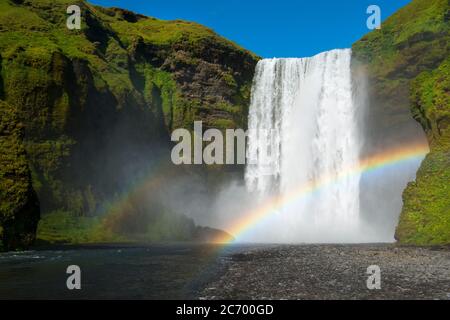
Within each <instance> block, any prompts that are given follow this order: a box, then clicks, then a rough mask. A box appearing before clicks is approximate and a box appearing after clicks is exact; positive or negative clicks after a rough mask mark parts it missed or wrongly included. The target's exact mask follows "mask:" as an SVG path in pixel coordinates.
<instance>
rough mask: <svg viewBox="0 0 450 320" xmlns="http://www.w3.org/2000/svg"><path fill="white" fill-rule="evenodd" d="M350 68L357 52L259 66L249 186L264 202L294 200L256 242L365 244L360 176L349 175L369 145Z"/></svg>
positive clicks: (252, 114) (282, 207) (261, 230)
mask: <svg viewBox="0 0 450 320" xmlns="http://www.w3.org/2000/svg"><path fill="white" fill-rule="evenodd" d="M350 62H351V50H350V49H344V50H332V51H328V52H324V53H321V54H318V55H316V56H314V57H312V58H302V59H264V60H261V61H260V62H259V63H258V65H257V68H256V74H255V78H254V83H253V89H252V97H251V105H250V110H249V120H248V121H249V122H248V127H249V140H248V149H247V158H248V164H247V167H246V172H245V181H246V186H247V189H248V190H249V191H251V192H253V193H255V194H256V196H257V201H259V202H263V201H264V199H267V198H268V197H273V198H275V199H276V197H277V196H279V195H286V194H292V195H293V196H292V197H291V198H293V199H290V200H289V201H286V203H282V204H280V206H279V210H278V212H276V213H274V214H271V215H270V216H269V217H268V218H267V219H265V221H263V222H261V223H260V225H259V226H258V227H257V228H255V230H254V231H253V232H252V233H251V234H249V235H248V237H249V239H250V240H253V241H262V242H268V241H271V242H318V243H322V242H360V240H361V230H360V229H361V228H360V217H359V215H360V208H359V206H360V205H359V201H360V200H359V199H360V195H359V193H360V190H359V186H360V179H361V175H360V174H358V173H355V172H352V174H350V175H342V173H345V172H347V171H349V168H354V167H355V166H357V165H358V162H359V156H360V148H361V145H362V142H361V141H360V136H361V135H360V134H359V133H358V117H357V104H356V103H355V102H354V99H353V93H352V79H351V70H350ZM338 177H339V178H338ZM324 181H325V182H324ZM311 186H312V187H311ZM302 190H305V191H304V192H302Z"/></svg>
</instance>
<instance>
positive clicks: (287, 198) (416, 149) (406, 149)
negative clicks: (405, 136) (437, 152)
mask: <svg viewBox="0 0 450 320" xmlns="http://www.w3.org/2000/svg"><path fill="white" fill-rule="evenodd" d="M428 152H429V148H428V146H427V145H425V144H423V143H416V144H411V145H407V146H402V147H400V148H396V149H390V150H386V151H384V152H381V153H378V154H374V155H372V156H369V157H367V158H365V159H363V160H361V161H359V163H357V164H356V165H354V166H351V167H349V168H347V169H345V170H343V171H342V172H340V173H339V174H337V175H332V176H324V177H321V178H319V179H318V180H316V181H312V182H308V183H306V184H304V185H300V186H298V187H296V188H293V189H292V190H291V191H290V192H287V193H285V194H282V195H277V196H274V197H269V198H268V199H266V200H265V201H263V202H262V203H261V204H259V205H258V206H257V207H256V208H253V209H252V210H251V211H249V212H247V213H245V214H243V215H242V217H241V218H240V219H239V220H237V221H235V222H234V223H233V224H232V225H230V226H229V227H226V228H225V230H227V232H228V233H230V234H231V235H233V237H234V238H235V239H238V238H239V237H240V236H242V235H243V234H245V233H246V232H248V231H250V230H251V229H252V228H254V227H256V226H257V225H258V224H259V223H261V222H262V221H263V220H265V219H267V218H269V217H270V216H272V215H273V214H275V213H276V212H277V211H279V210H280V209H282V208H283V207H285V206H287V205H289V204H291V203H293V202H295V201H298V200H300V199H302V198H304V197H306V196H308V195H311V194H312V193H314V192H317V191H320V190H321V189H322V188H325V187H327V186H330V185H332V184H335V183H338V182H339V181H340V180H342V179H345V178H346V177H349V176H352V175H356V174H363V173H369V172H373V171H378V170H382V169H384V168H386V167H389V166H393V165H398V164H401V163H403V162H406V161H410V160H414V159H417V160H420V159H422V158H423V157H424V156H425V155H426V154H428ZM214 240H215V241H214V242H215V243H221V244H229V243H232V242H234V241H235V240H230V239H229V238H216V239H214Z"/></svg>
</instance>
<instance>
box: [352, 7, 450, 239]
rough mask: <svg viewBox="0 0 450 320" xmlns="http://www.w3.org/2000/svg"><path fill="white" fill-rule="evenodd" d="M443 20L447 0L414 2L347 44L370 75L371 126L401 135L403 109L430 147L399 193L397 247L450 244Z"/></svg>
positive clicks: (448, 38)
mask: <svg viewBox="0 0 450 320" xmlns="http://www.w3.org/2000/svg"><path fill="white" fill-rule="evenodd" d="M449 19H450V13H449V3H448V1H447V0H413V1H412V2H411V3H410V4H409V5H407V6H406V7H404V8H402V9H401V10H399V11H398V12H397V13H395V14H394V15H393V16H391V17H390V18H388V19H387V20H386V21H385V22H384V23H383V24H382V28H381V29H380V30H376V31H374V32H371V33H369V34H368V35H367V36H365V37H363V38H362V39H361V40H360V41H358V42H357V43H355V45H354V46H353V52H354V55H355V57H356V58H357V60H359V61H361V62H363V64H365V65H366V67H367V69H368V72H369V74H370V84H371V89H370V91H371V92H370V95H371V98H372V99H373V100H374V101H376V105H377V108H378V109H384V110H382V111H381V112H382V113H383V117H384V119H385V121H382V122H378V123H381V125H382V126H383V125H384V126H386V128H385V129H386V130H385V131H391V132H394V131H395V130H400V129H401V128H402V125H403V124H402V121H404V119H405V117H404V112H403V110H408V112H409V113H410V114H412V115H413V117H414V118H415V119H416V120H417V121H418V122H419V123H420V124H421V126H422V128H423V129H424V130H425V132H426V134H427V137H428V141H429V144H430V149H431V151H430V154H429V155H428V156H427V157H426V158H425V160H424V161H423V163H422V166H421V168H420V170H419V171H418V173H417V178H416V181H415V182H411V183H410V184H409V185H408V187H407V189H406V191H405V192H404V195H403V203H404V207H403V211H402V213H401V216H400V222H399V225H398V228H397V231H396V238H397V239H398V240H399V241H400V242H401V243H411V244H442V243H450V186H449V181H450V129H449V125H450V117H449V114H450V101H449V94H450V93H449V91H450V86H449V56H450V55H449V53H450V49H449V43H450V33H449V31H450V23H449ZM383 123H384V124H383ZM403 131H404V132H405V133H408V132H412V131H407V130H403ZM395 134H397V133H395V132H394V133H393V135H395ZM398 134H400V133H398ZM411 135H412V133H411ZM399 141H400V143H405V142H407V141H408V137H407V136H406V137H402V138H401V139H399ZM384 143H389V141H388V142H384Z"/></svg>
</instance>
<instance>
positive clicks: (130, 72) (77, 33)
mask: <svg viewBox="0 0 450 320" xmlns="http://www.w3.org/2000/svg"><path fill="white" fill-rule="evenodd" d="M73 4H76V5H79V6H80V8H81V11H82V12H81V29H80V30H69V29H68V28H67V27H66V19H67V17H68V15H67V14H66V9H67V7H68V6H69V5H73ZM257 59H258V58H257V57H256V56H255V55H253V54H252V53H250V52H248V51H246V50H244V49H242V48H240V47H239V46H237V45H236V44H234V43H232V42H230V41H228V40H226V39H224V38H222V37H220V36H219V35H217V34H215V33H214V32H213V31H212V30H210V29H208V28H206V27H203V26H201V25H199V24H196V23H191V22H186V21H162V20H158V19H154V18H150V17H145V16H142V15H138V14H134V13H132V12H129V11H126V10H121V9H116V8H110V9H106V8H100V7H97V6H93V5H90V4H88V3H86V2H84V1H75V2H74V1H68V0H59V1H50V0H33V1H30V0H14V1H13V0H11V1H7V0H1V1H0V68H1V69H0V70H1V73H0V99H1V100H3V101H4V103H3V102H2V121H3V119H4V117H5V119H6V117H7V116H8V114H9V113H14V114H16V115H17V117H18V121H20V123H22V124H23V137H21V138H18V137H16V136H14V139H15V140H16V141H17V143H18V144H20V145H21V146H23V148H24V152H26V155H27V156H26V158H27V161H26V162H27V163H26V165H25V164H23V170H28V169H26V168H29V170H30V172H31V177H32V187H33V188H34V190H35V191H36V193H37V195H38V197H39V200H40V207H41V210H42V213H43V217H44V221H43V222H42V223H41V225H42V226H43V228H44V229H43V230H42V232H41V234H42V237H43V238H44V239H45V240H54V239H59V238H60V237H61V234H60V233H58V231H56V230H54V229H55V228H57V227H56V226H55V225H60V226H61V228H62V229H63V232H66V231H67V230H66V231H64V229H65V228H69V227H70V228H71V226H72V225H74V224H75V225H76V228H75V229H74V230H75V231H76V230H77V228H78V227H80V219H81V220H82V219H85V218H91V217H92V218H96V217H98V215H99V213H101V212H104V211H112V208H113V209H114V210H113V211H115V212H116V211H118V210H119V211H121V212H120V213H117V212H116V213H115V214H114V215H113V216H114V218H110V217H109V218H108V221H107V222H104V221H103V220H102V222H101V225H102V226H101V228H100V227H98V226H97V224H96V226H95V228H94V229H95V230H97V231H98V230H100V229H101V230H103V231H104V232H103V231H102V232H100V233H101V234H105V233H106V234H110V233H111V232H113V231H117V232H118V233H120V232H122V231H123V230H122V229H123V228H121V227H118V226H122V225H127V221H128V222H129V220H131V219H128V220H127V218H126V217H129V216H130V215H131V216H133V215H134V214H132V213H136V212H137V211H139V212H140V211H145V210H144V209H142V208H139V209H137V207H138V205H137V204H136V202H137V201H135V202H134V203H132V204H128V205H127V206H125V205H123V204H121V206H119V207H120V208H121V209H117V208H118V205H117V204H116V202H118V201H120V199H121V197H122V196H123V195H126V196H127V197H128V198H130V197H129V189H130V188H132V187H133V184H134V181H136V180H139V179H143V177H144V176H145V175H147V174H148V172H151V171H156V170H160V171H161V170H162V169H161V168H159V169H158V166H161V163H167V162H170V159H169V158H167V155H170V152H167V149H168V148H169V147H170V145H169V143H170V132H171V131H172V130H173V129H174V128H177V127H186V128H191V127H192V126H193V121H194V120H203V121H204V127H206V128H207V127H212V126H214V127H218V128H225V127H227V128H229V127H245V126H246V120H245V119H246V114H247V106H248V102H249V101H248V100H249V95H250V87H251V81H252V77H253V72H254V68H255V65H256V62H257ZM2 137H3V136H2ZM2 139H3V138H2ZM4 139H9V138H8V136H5V137H4ZM8 143H9V142H8ZM8 143H6V142H5V144H3V143H2V154H3V153H4V152H5V153H6V154H9V152H10V151H9V150H8V147H7V145H8ZM11 143H13V142H11ZM14 143H15V142H14ZM24 154H25V153H22V151H21V157H22V158H21V159H25V158H24V157H25V156H24ZM168 167H170V165H169V166H168ZM155 168H156V169H155ZM165 170H166V172H167V171H171V170H172V169H171V168H165ZM174 170H175V169H174ZM24 172H25V171H24ZM5 175H6V173H5ZM5 175H3V172H2V185H3V184H4V181H6V180H5ZM25 176H26V175H25V173H24V178H23V179H25ZM25 180H26V179H25ZM25 180H24V185H23V187H24V188H25V187H26V188H27V190H28V193H23V195H24V199H23V201H24V203H28V202H29V203H35V201H34V192H33V191H32V189H31V185H30V181H25ZM5 183H6V182H5ZM139 192H140V195H139V196H138V195H133V197H131V198H133V200H136V198H138V197H143V195H142V194H143V193H144V191H142V190H140V191H139ZM152 192H153V194H154V198H155V199H156V198H157V196H156V195H157V191H152ZM155 201H156V200H155ZM128 202H129V201H128ZM2 205H3V199H2ZM148 206H149V207H150V208H151V210H150V211H152V212H153V211H155V213H154V214H152V215H151V217H149V218H148V219H147V218H146V221H145V223H142V221H141V223H139V222H138V223H137V224H138V225H139V226H131V227H130V230H128V231H130V232H135V231H136V230H135V229H136V228H137V229H139V230H138V231H139V232H142V233H148V232H151V231H149V230H151V229H152V228H149V227H148V226H147V225H148V224H153V225H155V224H157V222H158V223H159V222H161V221H166V220H167V223H169V222H170V221H172V220H173V219H174V220H176V221H179V223H178V224H179V225H181V226H183V225H185V226H188V225H189V226H190V225H191V222H187V223H184V222H182V221H185V218H182V217H181V216H179V215H177V214H172V213H170V214H169V215H170V216H171V217H172V218H170V219H166V218H164V219H162V218H161V217H160V216H164V215H166V213H164V211H165V210H159V209H156V208H157V207H158V205H157V204H155V203H151V205H150V204H149V205H148ZM125 207H126V209H125ZM2 210H3V207H2ZM5 210H6V211H8V210H9V209H5ZM17 210H19V209H17ZM24 210H25V211H23V215H28V216H29V217H30V219H32V220H33V219H34V218H31V217H37V216H38V212H39V210H38V207H37V206H36V205H35V206H34V207H33V206H31V205H30V206H27V207H26V209H24ZM125 211H126V214H125V213H124V212H125ZM156 211H158V213H156ZM166 211H167V210H166ZM130 212H132V213H130ZM49 213H56V215H53V216H50V215H48V214H49ZM2 214H4V215H8V214H9V213H3V211H2ZM139 214H141V213H136V215H139ZM155 216H157V217H155ZM46 217H47V218H46ZM58 217H60V218H58ZM158 217H159V218H158ZM123 219H125V220H126V221H123ZM171 219H172V220H171ZM180 219H181V220H180ZM55 220H56V221H55ZM1 221H3V220H0V222H1ZM33 221H34V220H33ZM89 221H91V220H89ZM92 221H93V220H92ZM2 223H3V222H2ZM83 223H84V222H83ZM83 223H81V225H83ZM90 223H91V222H89V223H88V224H90ZM161 223H162V222H161ZM164 223H165V222H164ZM68 226H69V227H68ZM80 228H81V229H83V230H84V229H85V228H84V227H83V226H81V227H80ZM99 228H100V229H99ZM180 228H181V229H182V231H181V232H180V233H181V234H183V235H182V236H180V237H181V238H186V237H187V238H189V234H190V233H192V230H191V229H192V228H191V227H186V228H185V227H180ZM31 229H32V228H31ZM106 229H108V230H106ZM116 229H120V230H116ZM160 229H162V230H164V229H165V228H164V227H161V228H160ZM185 229H186V230H188V231H186V230H185ZM5 230H6V229H5V226H3V234H5ZM105 230H106V231H105ZM189 230H190V231H189ZM75 231H74V233H77V232H75ZM185 231H186V232H185ZM67 233H70V231H67ZM162 233H164V232H162ZM171 234H174V235H175V236H174V238H175V239H178V238H179V237H178V236H176V234H178V230H171V231H168V232H167V234H161V237H162V238H167V237H168V238H171ZM87 237H88V238H89V236H87ZM158 237H159V236H157V237H156V238H158ZM63 238H64V237H63ZM83 239H84V238H83ZM108 239H109V238H108V237H106V238H105V239H104V240H108ZM62 240H64V239H62ZM84 240H86V239H84ZM74 241H78V240H77V239H75V240H74ZM5 245H7V244H6V243H5ZM8 246H9V244H8ZM11 246H13V247H16V245H13V244H11Z"/></svg>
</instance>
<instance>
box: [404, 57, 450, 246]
mask: <svg viewBox="0 0 450 320" xmlns="http://www.w3.org/2000/svg"><path fill="white" fill-rule="evenodd" d="M449 72H450V68H449V59H447V60H446V61H444V62H443V63H442V64H441V65H440V66H439V68H437V69H436V70H433V71H427V72H424V73H422V74H421V75H419V76H418V77H417V78H416V79H415V80H414V81H413V83H412V86H411V102H412V108H413V114H414V117H415V118H416V119H417V120H418V121H419V122H420V123H421V124H422V126H423V127H424V129H425V130H426V132H427V134H428V137H429V141H430V147H431V152H430V154H429V155H428V156H427V157H426V158H425V160H424V161H423V163H422V166H421V168H420V170H419V171H418V173H417V178H416V181H415V182H414V183H411V184H409V185H408V187H407V189H406V190H405V192H404V195H403V198H404V208H403V212H402V215H401V219H400V223H399V226H398V228H397V232H396V237H397V238H398V239H400V240H401V241H402V242H404V243H413V244H448V243H450V197H449V196H450V184H449V181H450V95H449V91H450V77H449Z"/></svg>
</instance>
